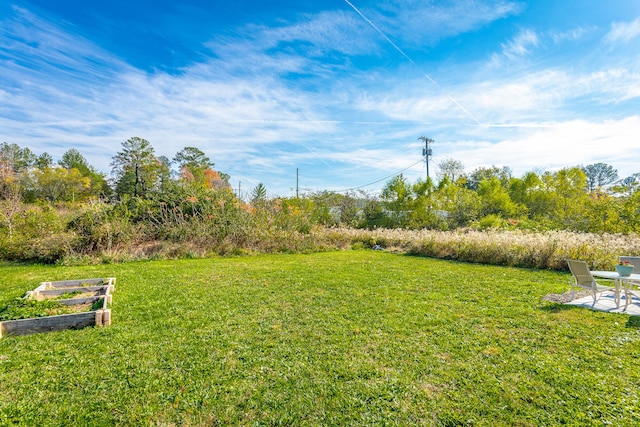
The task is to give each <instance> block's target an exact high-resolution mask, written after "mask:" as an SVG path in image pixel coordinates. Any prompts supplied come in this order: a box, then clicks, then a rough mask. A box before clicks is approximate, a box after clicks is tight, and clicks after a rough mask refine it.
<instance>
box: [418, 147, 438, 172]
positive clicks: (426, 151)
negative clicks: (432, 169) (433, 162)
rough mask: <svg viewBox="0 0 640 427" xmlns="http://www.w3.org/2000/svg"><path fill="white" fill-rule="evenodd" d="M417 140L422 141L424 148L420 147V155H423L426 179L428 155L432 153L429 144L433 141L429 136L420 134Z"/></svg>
mask: <svg viewBox="0 0 640 427" xmlns="http://www.w3.org/2000/svg"><path fill="white" fill-rule="evenodd" d="M418 141H424V148H423V149H422V155H423V156H424V161H425V163H426V164H427V181H428V180H429V157H431V155H432V154H433V151H432V150H431V148H429V144H433V143H434V142H435V141H434V140H433V139H431V138H427V137H426V136H421V137H419V138H418Z"/></svg>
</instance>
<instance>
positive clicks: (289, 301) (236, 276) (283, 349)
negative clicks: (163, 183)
mask: <svg viewBox="0 0 640 427" xmlns="http://www.w3.org/2000/svg"><path fill="white" fill-rule="evenodd" d="M0 268H1V273H2V274H0V306H2V305H4V304H7V303H8V302H10V301H11V300H12V299H13V298H15V297H16V296H20V295H22V294H23V293H24V292H25V291H27V290H29V289H33V288H35V287H36V286H37V285H38V284H39V282H40V281H45V280H65V279H82V278H90V277H117V285H116V291H115V293H114V296H113V305H112V321H113V324H112V325H111V326H110V327H106V328H86V329H82V330H75V331H71V330H70V331H62V332H56V333H48V334H37V335H29V336H9V337H4V338H2V339H0V425H25V426H34V425H38V426H48V425H52V426H53V425H55V426H59V425H90V426H91V425H95V426H102V425H105V426H108V425H131V426H173V425H175V426H209V425H223V426H226V425H243V426H254V425H256V426H258V425H305V426H307V425H312V426H328V425H333V426H345V425H346V426H349V425H352V426H363V425H390V426H393V425H398V426H407V425H424V426H457V425H474V426H540V425H562V424H565V425H580V426H585V425H587V426H588V425H598V426H599V425H606V424H609V425H616V426H625V425H628V426H632V425H638V423H640V369H639V366H640V329H639V328H640V322H639V321H636V319H635V318H631V317H629V316H627V315H622V314H609V313H601V312H594V311H590V310H586V309H583V308H576V307H566V306H561V305H557V304H554V303H550V302H546V301H543V300H542V299H541V298H542V296H544V295H545V294H548V293H561V292H565V291H566V290H568V277H569V276H568V274H566V273H560V272H553V271H537V270H527V269H518V268H508V267H495V266H483V265H474V264H464V263H458V262H451V261H443V260H435V259H429V258H418V257H410V256H403V255H394V254H390V253H384V252H378V251H345V252H331V253H321V254H311V255H269V256H266V255H265V256H255V257H242V258H218V259H208V260H206V259H199V260H177V261H151V262H140V263H129V264H118V265H102V266H80V267H52V266H24V265H11V264H2V265H1V266H0Z"/></svg>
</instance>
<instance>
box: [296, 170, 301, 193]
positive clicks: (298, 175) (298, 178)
mask: <svg viewBox="0 0 640 427" xmlns="http://www.w3.org/2000/svg"><path fill="white" fill-rule="evenodd" d="M299 185H300V174H299V169H298V168H296V199H298V198H299V196H298V194H299V193H298V188H299Z"/></svg>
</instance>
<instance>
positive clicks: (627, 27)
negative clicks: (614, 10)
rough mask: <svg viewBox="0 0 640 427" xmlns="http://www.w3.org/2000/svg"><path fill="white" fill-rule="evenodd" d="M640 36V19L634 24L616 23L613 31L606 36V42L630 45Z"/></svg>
mask: <svg viewBox="0 0 640 427" xmlns="http://www.w3.org/2000/svg"><path fill="white" fill-rule="evenodd" d="M639 35H640V17H638V18H636V19H635V20H634V21H633V22H615V23H613V24H612V25H611V30H610V31H609V33H607V35H606V36H605V41H607V42H609V43H616V42H623V43H628V42H630V41H631V40H633V39H635V38H636V37H638V36H639Z"/></svg>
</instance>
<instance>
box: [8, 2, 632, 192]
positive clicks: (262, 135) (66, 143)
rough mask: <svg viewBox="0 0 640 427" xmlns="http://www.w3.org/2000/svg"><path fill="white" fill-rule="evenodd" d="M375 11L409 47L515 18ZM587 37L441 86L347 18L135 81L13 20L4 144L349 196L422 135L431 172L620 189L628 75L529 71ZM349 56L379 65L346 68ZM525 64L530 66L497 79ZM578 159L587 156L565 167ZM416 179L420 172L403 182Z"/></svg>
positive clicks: (511, 45)
mask: <svg viewBox="0 0 640 427" xmlns="http://www.w3.org/2000/svg"><path fill="white" fill-rule="evenodd" d="M356 4H357V3H356ZM384 5H385V8H386V9H377V8H376V7H377V3H376V4H373V3H365V4H364V5H362V7H363V8H368V9H367V10H368V11H369V12H370V13H371V14H372V15H371V16H372V19H375V20H376V21H375V22H376V24H378V23H379V24H380V25H381V26H383V27H384V28H385V31H389V34H390V35H391V36H393V37H396V36H398V37H399V40H400V41H401V42H402V43H406V44H409V45H411V43H415V44H413V45H412V46H414V47H415V46H418V45H419V43H423V42H425V41H428V40H431V41H434V40H436V38H437V37H447V34H449V35H454V34H459V33H461V32H464V31H469V30H472V29H474V28H478V27H480V26H482V25H486V24H488V23H490V22H493V21H495V20H497V19H501V18H502V17H505V16H509V15H514V14H517V13H520V11H521V9H520V6H519V5H518V4H517V3H515V2H507V1H498V2H493V3H486V2H473V1H471V0H463V1H460V2H457V3H454V4H453V6H452V8H451V9H447V8H446V7H445V6H442V5H440V6H436V5H435V3H431V2H419V1H413V2H411V1H409V2H401V3H397V2H396V3H394V6H389V5H388V4H387V3H384ZM401 6H402V7H401ZM457 14H458V15H457ZM456 19H459V21H457V22H456ZM396 20H397V22H396ZM400 23H402V25H401V24H400ZM432 24H433V26H435V27H438V28H436V29H435V30H434V31H435V33H434V34H435V35H432V36H433V37H436V38H433V39H429V37H431V36H430V35H429V33H430V31H431V29H429V28H431V27H430V25H432ZM425 28H426V30H425V31H424V32H421V33H420V34H414V33H418V32H419V30H420V31H421V29H425ZM627 32H628V31H627ZM423 33H424V34H423ZM612 34H613V30H612ZM582 35H583V33H582V32H581V31H580V30H579V29H576V30H573V31H572V32H571V31H568V32H566V34H565V35H562V34H560V33H558V34H557V37H556V38H553V37H554V36H553V34H552V33H547V36H544V35H543V33H542V32H539V31H537V30H536V29H534V28H531V29H527V30H522V31H521V32H520V33H519V34H518V35H517V36H516V37H515V38H513V40H510V41H507V42H504V43H503V44H502V46H501V51H500V54H499V55H498V56H499V57H500V60H501V61H503V62H502V63H501V65H502V66H501V67H495V64H492V63H491V59H492V58H491V56H490V55H488V56H487V59H486V62H485V63H477V64H474V66H473V69H470V67H466V68H465V69H464V72H463V73H462V72H460V71H459V64H443V65H438V67H437V68H436V69H435V70H434V75H435V76H436V80H437V81H439V83H440V84H441V85H440V86H436V85H433V84H430V82H428V81H426V80H425V79H424V76H423V74H422V72H421V70H420V65H419V64H418V63H413V64H411V63H405V64H403V67H401V68H400V69H398V68H394V67H391V66H388V65H387V62H386V60H387V59H388V58H385V57H384V56H382V55H384V54H385V49H388V46H386V45H385V43H384V40H380V38H379V35H378V34H376V32H375V31H374V30H373V29H372V28H371V27H370V26H369V25H367V23H366V22H364V21H363V20H362V19H360V17H359V16H358V15H357V14H355V13H350V12H349V10H348V8H344V9H342V10H336V11H326V12H321V13H318V14H316V15H305V16H303V17H302V18H301V20H299V21H297V22H293V21H292V22H289V23H287V22H282V23H280V24H278V25H277V26H271V27H267V26H257V25H246V26H243V27H240V28H236V29H235V32H231V31H229V32H226V33H225V35H224V36H213V37H212V39H211V40H210V41H209V42H208V43H207V48H208V49H209V52H210V53H211V55H210V57H208V58H202V59H201V61H200V62H199V63H197V64H194V65H191V66H188V67H184V68H183V69H182V70H181V72H180V73H175V74H167V73H163V72H160V71H157V72H155V73H147V72H143V71H141V70H138V69H136V68H134V67H132V66H130V65H128V64H126V63H125V62H124V61H123V60H122V59H120V58H119V57H118V56H116V55H114V54H112V53H110V52H107V51H105V50H103V49H101V48H100V47H98V46H96V45H94V44H93V43H91V42H89V41H87V40H86V39H84V38H83V37H82V36H80V35H79V34H77V33H75V32H74V31H73V28H72V27H69V26H68V24H65V23H62V22H58V21H55V20H49V19H46V18H44V17H39V16H35V15H33V14H32V13H30V12H29V11H27V10H25V9H15V10H14V15H13V17H12V18H10V19H9V18H7V19H4V20H3V21H2V25H0V48H1V49H3V55H5V57H4V58H3V61H2V62H1V63H0V87H1V88H2V89H0V140H2V141H5V140H6V141H7V142H15V143H18V144H19V145H22V146H29V147H31V148H32V149H34V151H36V152H42V151H48V152H50V153H52V154H53V155H54V157H55V156H60V155H61V154H62V153H63V152H64V151H66V150H67V149H68V148H71V147H76V148H78V149H80V151H81V152H83V154H85V155H86V157H87V158H88V159H89V161H90V162H92V164H94V165H96V166H97V167H99V168H101V169H102V170H105V171H108V170H109V162H110V159H111V156H113V155H114V154H115V152H116V151H117V150H118V149H119V144H120V143H121V142H122V141H124V140H126V139H127V138H129V137H131V136H140V137H143V138H146V139H148V140H150V141H151V143H152V144H153V145H154V147H156V151H157V153H158V154H162V155H166V156H168V157H173V155H174V154H175V153H176V152H177V151H178V150H180V149H181V148H183V147H184V146H196V147H199V148H200V149H202V150H204V151H205V152H206V153H207V155H208V156H209V157H210V158H211V159H212V160H213V161H214V162H215V163H216V166H217V167H218V168H220V169H222V170H223V171H225V172H227V173H230V174H231V176H232V179H234V180H236V179H237V180H241V181H242V182H243V183H244V184H243V185H247V183H251V185H252V186H255V185H257V183H258V182H263V183H264V184H265V185H267V188H269V189H270V190H271V189H275V191H276V192H277V193H280V194H287V192H288V188H289V187H290V186H292V185H293V184H291V182H295V178H294V173H295V169H296V168H297V167H299V166H300V167H301V169H302V170H303V174H302V175H303V176H305V179H306V180H307V181H306V182H307V184H308V185H315V186H317V187H316V188H315V189H324V188H333V189H341V188H352V187H354V186H356V185H359V184H363V183H366V182H371V181H374V180H375V179H376V178H379V177H381V176H386V175H387V174H389V173H393V172H394V171H398V170H401V169H403V168H406V167H407V166H408V165H411V164H414V163H416V161H418V160H420V153H421V144H420V142H419V141H417V136H419V135H426V136H429V137H432V138H435V139H436V141H437V143H436V145H434V152H435V157H434V161H437V159H438V158H445V157H456V158H459V159H460V160H462V161H463V163H464V164H465V165H466V166H467V167H468V168H474V167H477V166H481V165H489V164H502V165H507V166H511V167H513V168H514V171H516V172H517V173H518V172H524V171H526V170H528V169H530V168H531V165H536V166H540V167H548V168H556V167H562V166H567V165H573V164H579V163H584V164H588V163H595V162H596V161H605V162H606V161H610V162H614V161H615V162H616V163H615V165H616V167H618V168H619V169H620V172H621V175H623V174H624V173H628V174H630V173H632V172H637V171H633V168H635V167H637V166H635V165H632V164H630V162H629V161H628V160H626V159H625V158H623V157H622V156H618V155H617V153H623V152H625V150H634V152H635V151H637V150H638V148H640V147H638V142H636V140H637V137H636V136H637V135H638V134H639V133H640V118H639V117H638V116H637V112H633V113H629V111H630V109H629V108H628V107H629V105H630V104H631V103H633V102H634V101H635V100H637V99H638V97H640V89H638V88H640V73H638V71H637V67H635V68H634V66H633V64H634V61H633V60H630V59H626V60H625V61H626V62H625V61H623V60H621V59H620V58H621V57H623V56H624V55H612V56H611V57H610V58H608V61H607V62H605V61H604V60H603V61H602V62H594V63H592V64H590V65H591V67H590V68H589V69H582V68H581V67H574V66H572V64H565V63H563V62H562V61H559V62H554V63H551V64H548V63H546V64H541V63H538V62H536V60H537V57H536V54H538V53H539V52H540V51H542V50H544V48H545V47H546V46H545V42H547V41H548V40H550V39H552V40H553V41H554V42H556V43H558V44H561V43H563V42H564V41H571V40H577V39H579V38H580V37H582ZM412 37H414V38H412ZM545 37H547V38H545ZM617 37H622V36H617ZM394 40H395V38H394ZM619 40H622V38H619ZM403 46H404V44H403ZM387 54H388V52H387ZM360 57H367V58H368V59H369V60H370V59H371V58H374V59H375V61H374V63H375V64H374V65H376V66H374V67H369V68H367V69H365V70H363V69H362V68H360V67H352V66H351V65H352V62H353V61H356V60H357V59H358V58H360ZM523 58H525V59H527V61H529V62H530V64H528V65H527V66H526V67H522V68H517V67H513V68H511V67H509V66H508V65H510V63H513V62H518V61H520V60H521V59H523ZM437 76H440V77H437ZM453 99H455V100H456V101H457V102H459V104H460V105H462V106H463V107H464V108H465V109H466V110H468V111H469V112H470V113H471V114H472V115H473V116H477V117H478V118H479V121H480V122H481V124H482V125H479V124H478V123H476V122H474V121H473V120H471V119H470V116H469V114H465V111H464V110H462V109H461V108H459V106H457V105H456V103H455V102H453ZM570 105H572V106H571V108H569V106H570ZM632 111H637V109H636V110H632ZM575 147H585V149H584V150H578V152H577V154H576V153H573V154H572V150H573V151H575ZM423 174H424V171H423V169H421V166H420V165H417V166H416V167H415V168H413V169H411V170H410V171H408V172H407V176H408V177H409V178H417V177H419V176H423ZM288 180H289V181H288ZM287 182H289V184H287Z"/></svg>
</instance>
